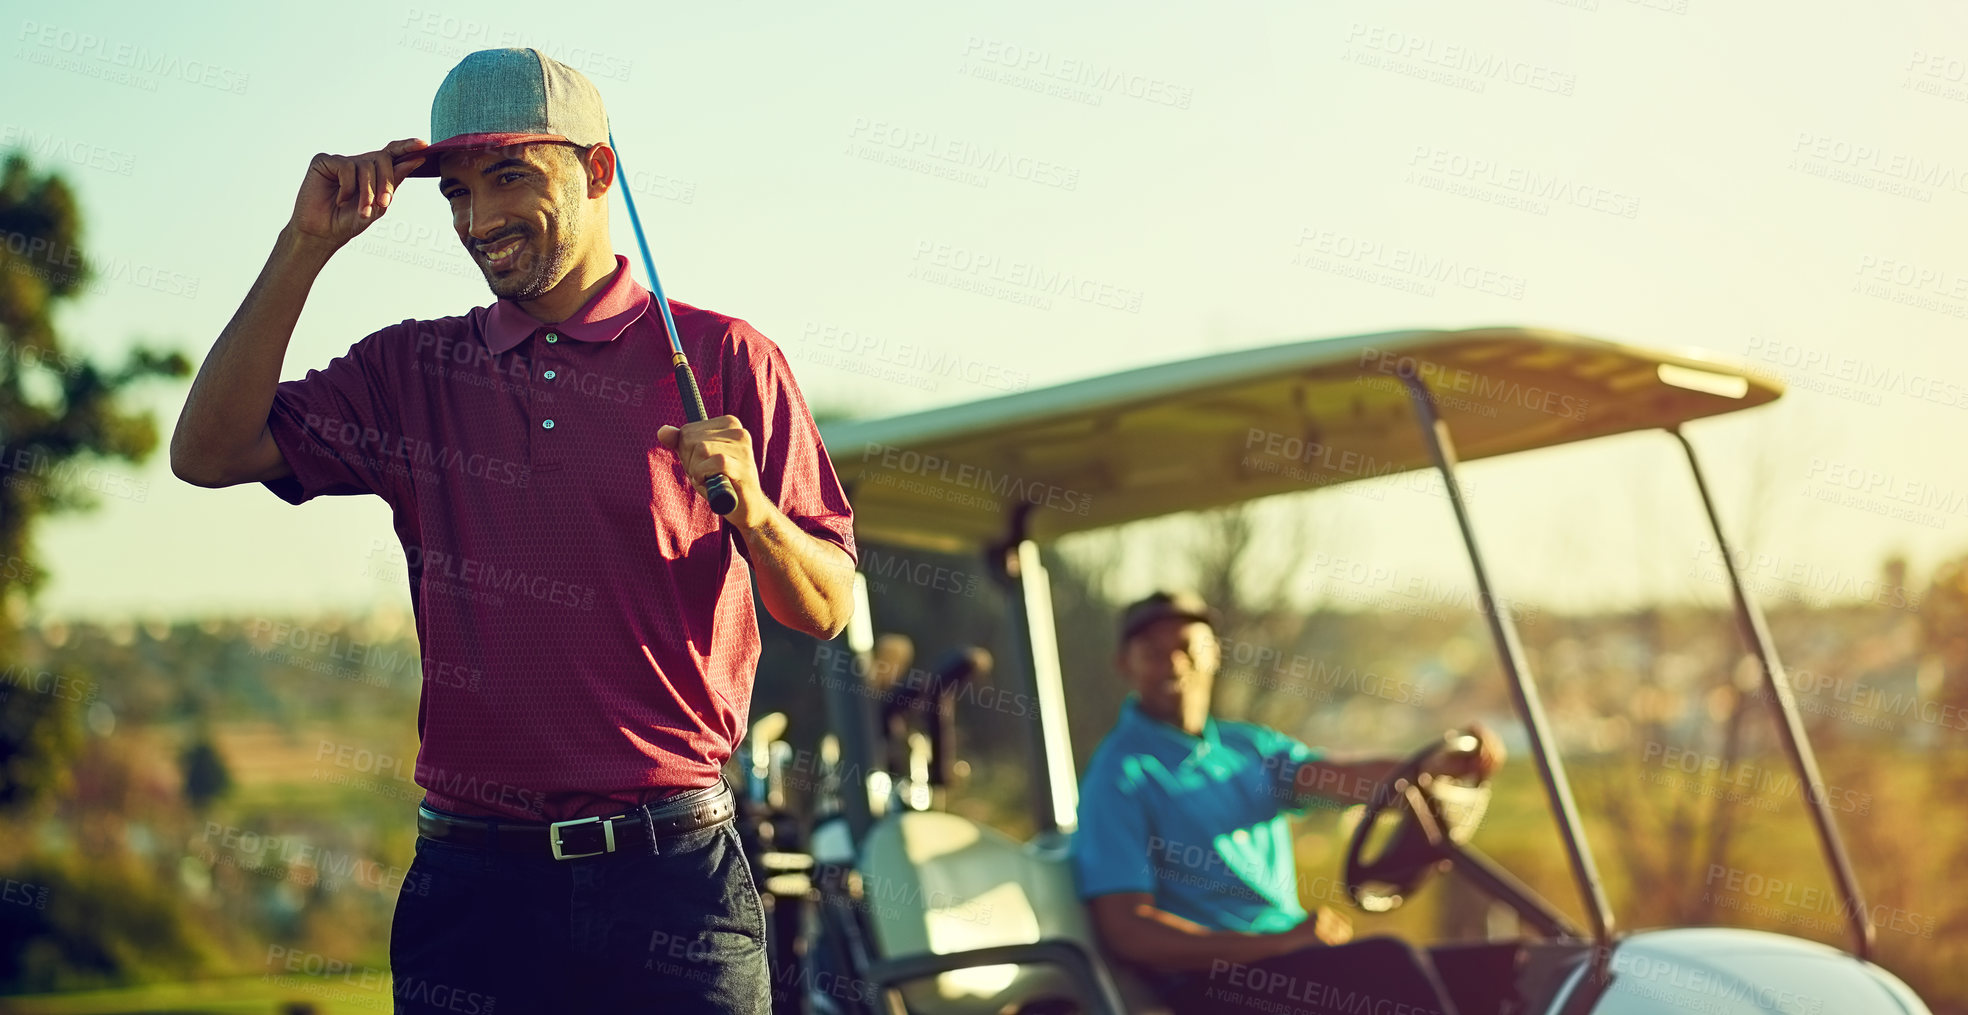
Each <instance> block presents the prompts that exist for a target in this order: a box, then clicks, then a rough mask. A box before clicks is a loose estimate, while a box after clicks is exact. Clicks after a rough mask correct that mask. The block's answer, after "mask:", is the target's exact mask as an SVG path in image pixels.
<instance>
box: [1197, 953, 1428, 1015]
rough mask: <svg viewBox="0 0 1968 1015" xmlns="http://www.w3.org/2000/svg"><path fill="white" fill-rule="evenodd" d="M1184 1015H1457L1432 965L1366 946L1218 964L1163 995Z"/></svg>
mask: <svg viewBox="0 0 1968 1015" xmlns="http://www.w3.org/2000/svg"><path fill="white" fill-rule="evenodd" d="M1163 996H1164V997H1165V998H1166V999H1167V1001H1168V1004H1169V1007H1171V1008H1173V1009H1175V1011H1176V1012H1177V1013H1178V1015H1192V1013H1193V1015H1205V1013H1216V1012H1260V1013H1262V1012H1271V1013H1290V1015H1299V1013H1307V1015H1311V1013H1317V1015H1329V1013H1330V1015H1357V1013H1360V1012H1369V1013H1372V1015H1456V1009H1455V1005H1454V1003H1453V1002H1451V1001H1450V1000H1449V997H1448V992H1447V990H1446V988H1444V987H1443V985H1442V980H1441V977H1440V976H1438V975H1436V972H1435V968H1434V966H1433V965H1432V964H1431V963H1430V962H1429V961H1428V957H1427V956H1426V955H1424V954H1422V953H1421V952H1419V951H1417V950H1415V948H1414V946H1412V945H1410V944H1408V943H1407V942H1405V941H1400V940H1397V939H1395V938H1389V937H1376V938H1367V939H1366V940H1364V941H1355V942H1353V943H1351V944H1346V945H1341V946H1339V947H1337V948H1304V949H1300V950H1299V951H1295V952H1292V953H1291V954H1289V955H1280V956H1277V957H1276V958H1270V959H1265V960H1263V961H1261V962H1252V963H1248V964H1246V963H1240V962H1218V963H1214V964H1212V965H1211V967H1210V968H1209V969H1208V970H1201V971H1198V972H1196V973H1192V974H1189V975H1188V976H1185V977H1183V978H1181V979H1180V980H1177V981H1175V982H1174V983H1172V984H1171V985H1170V986H1169V988H1168V989H1167V990H1165V991H1164V992H1163Z"/></svg>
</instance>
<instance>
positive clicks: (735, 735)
mask: <svg viewBox="0 0 1968 1015" xmlns="http://www.w3.org/2000/svg"><path fill="white" fill-rule="evenodd" d="M615 262H616V268H617V270H616V273H615V275H614V276H613V278H612V279H611V280H610V281H609V283H608V284H607V285H606V286H605V287H604V288H603V289H602V290H601V291H600V292H598V293H596V294H595V296H594V298H592V299H591V300H589V301H588V303H587V305H586V306H583V307H582V308H581V309H580V311H579V312H577V313H576V314H574V316H572V317H570V318H568V319H567V320H565V321H562V322H560V323H558V324H542V323H540V322H539V321H537V320H534V319H533V318H532V317H531V316H529V315H528V314H527V313H526V312H525V311H524V310H521V309H520V308H519V306H518V305H517V304H515V303H513V302H511V301H509V300H500V301H499V302H497V303H495V304H493V305H492V306H490V307H480V308H478V309H475V310H473V311H471V312H470V313H468V314H466V315H464V316H462V317H447V318H443V319H441V320H435V321H404V322H403V323H401V324H397V325H392V326H390V327H387V328H384V329H383V330H381V331H378V332H376V333H375V334H373V335H370V336H369V337H367V338H364V339H363V340H361V341H360V342H357V343H355V345H354V346H352V347H351V348H350V349H349V351H348V354H347V355H345V356H341V357H338V358H336V359H335V360H334V361H333V362H331V363H329V364H328V367H327V369H325V370H310V371H308V374H307V376H306V377H305V378H304V379H302V380H298V381H287V382H284V383H282V384H281V385H280V387H279V389H278V393H277V394H276V395H275V396H274V402H273V410H272V412H271V413H270V414H269V415H268V417H267V424H268V426H269V427H270V428H271V430H272V432H273V438H274V441H275V442H276V443H278V444H279V445H280V451H281V454H283V455H285V456H286V458H287V464H288V466H289V467H290V468H292V469H293V472H294V475H293V476H292V477H291V478H288V479H282V480H278V481H276V482H272V483H268V484H266V485H267V487H268V488H269V489H271V490H272V491H273V492H274V493H275V494H277V495H278V496H280V498H281V499H283V500H286V501H287V502H289V503H292V504H300V503H302V502H304V501H307V500H309V499H311V498H314V497H318V496H321V495H324V494H326V495H345V494H358V493H373V494H376V495H377V496H379V497H382V498H383V500H385V501H387V502H388V503H389V506H390V509H391V511H392V512H393V513H394V515H395V528H396V535H397V538H398V539H399V540H400V541H401V542H402V546H403V559H404V562H405V563H406V564H407V565H408V568H409V573H410V601H411V604H412V606H413V607H414V609H415V611H416V616H417V637H418V639H419V641H420V642H421V644H422V647H423V666H424V685H423V698H422V701H421V702H420V703H419V705H418V708H417V731H418V733H419V735H420V737H421V741H422V745H421V748H420V749H419V751H418V755H417V782H418V784H419V785H421V786H422V787H423V788H424V789H425V791H426V792H427V793H428V796H429V801H430V803H431V805H432V806H434V807H438V808H440V809H443V810H448V811H456V812H460V813H467V814H482V815H504V816H508V817H511V818H514V819H518V820H559V819H563V818H572V817H587V816H590V815H595V814H613V813H617V812H619V811H621V810H623V809H624V808H626V807H631V806H634V805H635V804H637V803H640V802H642V801H644V800H647V799H650V798H652V797H656V796H661V795H664V794H666V793H668V792H670V791H673V790H676V789H687V788H696V787H700V786H708V785H711V784H712V783H714V782H716V781H717V779H718V777H719V769H720V767H721V766H722V765H723V764H724V761H725V759H726V758H728V757H730V755H731V751H732V749H733V748H734V747H735V746H736V745H737V743H738V741H739V740H740V739H741V738H742V737H743V735H744V730H745V722H746V716H747V713H748V712H749V710H750V705H751V695H752V676H753V672H754V669H755V667H756V665H757V662H758V654H759V636H758V627H757V623H756V617H755V616H754V613H753V609H752V590H751V570H750V568H749V566H748V564H747V562H746V559H745V547H744V542H743V540H742V539H740V538H738V536H737V535H736V533H735V532H734V531H733V530H732V529H731V528H729V527H728V526H726V525H724V524H723V521H722V519H720V518H719V517H718V516H717V515H716V514H714V513H712V511H711V509H710V507H709V505H708V504H706V503H705V501H704V498H703V497H702V496H700V495H699V494H697V493H696V491H695V490H694V489H693V488H692V487H691V486H690V484H689V480H688V478H687V476H686V474H685V472H684V469H683V465H682V463H681V462H680V461H679V460H678V459H677V457H676V456H675V455H674V454H672V453H671V452H669V451H668V450H665V449H664V448H663V446H662V445H661V444H659V443H657V441H656V430H657V428H658V427H660V426H663V425H664V424H671V425H679V424H681V423H682V422H683V420H684V414H683V404H682V401H681V399H680V398H679V396H678V394H677V391H676V385H675V383H674V381H673V380H672V373H671V368H670V349H669V342H668V340H667V339H666V338H665V337H664V335H663V323H662V317H661V314H660V313H658V312H656V311H655V310H654V307H653V301H652V300H651V297H650V294H649V290H647V289H644V288H643V287H642V286H641V285H639V284H637V283H636V281H635V279H634V278H633V277H631V276H630V274H629V272H628V259H627V258H624V257H622V256H620V255H617V256H616V258H615ZM670 307H671V311H672V313H673V314H674V315H675V317H676V324H677V330H678V332H679V333H680V335H681V339H682V341H683V347H684V351H685V353H686V354H688V355H689V357H690V362H691V365H692V366H693V367H694V368H695V369H696V372H697V381H698V384H699V386H700V387H701V388H702V390H703V395H704V404H705V407H706V409H707V410H708V411H709V412H710V414H711V415H712V416H717V415H720V414H726V413H728V414H730V415H733V416H736V417H738V419H739V420H740V421H742V422H743V424H744V426H745V429H746V431H747V432H749V433H750V434H751V437H752V447H753V451H754V453H755V454H756V455H757V458H758V471H759V479H760V484H761V486H762V487H763V488H764V491H765V493H766V495H767V496H769V497H771V498H772V499H773V501H774V502H775V503H777V504H778V505H779V508H780V510H782V511H784V512H785V513H786V515H787V516H789V517H790V518H791V519H792V520H793V522H794V523H796V524H797V525H799V527H800V528H802V529H804V530H805V531H807V532H811V533H812V534H814V535H815V536H818V537H820V538H822V539H825V540H828V541H829V542H832V543H835V544H837V545H839V546H840V547H842V548H843V549H845V550H846V551H847V552H848V553H849V554H850V555H852V554H853V553H854V535H853V527H852V514H851V512H850V510H849V508H848V504H847V498H846V497H844V496H843V495H842V494H841V488H840V482H839V480H837V479H836V478H835V477H834V470H833V465H832V464H831V463H830V462H829V461H828V459H827V453H826V450H825V448H823V447H822V446H821V444H820V434H819V431H818V430H817V429H816V428H815V426H814V424H813V418H812V416H811V415H810V414H809V413H808V411H807V407H806V401H805V399H804V398H802V397H801V396H800V391H799V388H798V386H797V385H795V384H794V382H793V374H792V371H791V370H790V369H789V368H788V367H787V365H786V360H785V357H784V356H783V355H781V353H780V351H779V348H778V346H776V345H774V344H773V343H772V342H771V341H770V340H769V339H767V338H766V337H765V336H763V335H761V334H759V333H758V332H757V331H756V330H754V329H753V328H752V326H751V325H749V324H746V323H745V322H744V321H741V320H737V319H735V318H731V317H725V316H723V315H721V314H715V313H711V312H710V311H707V310H698V309H696V308H695V307H690V306H686V305H684V304H681V303H677V302H675V301H671V304H670Z"/></svg>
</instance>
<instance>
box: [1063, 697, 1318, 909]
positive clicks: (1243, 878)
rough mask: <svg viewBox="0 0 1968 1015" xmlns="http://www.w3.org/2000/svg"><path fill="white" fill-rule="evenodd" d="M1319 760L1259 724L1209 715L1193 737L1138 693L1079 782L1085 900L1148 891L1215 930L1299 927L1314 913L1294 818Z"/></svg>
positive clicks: (1077, 868)
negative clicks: (1295, 785) (1303, 778)
mask: <svg viewBox="0 0 1968 1015" xmlns="http://www.w3.org/2000/svg"><path fill="white" fill-rule="evenodd" d="M1320 757H1321V754H1320V752H1318V751H1314V750H1313V749H1312V748H1310V747H1307V746H1305V745H1304V744H1303V743H1300V742H1299V741H1298V740H1296V739H1294V738H1292V737H1288V736H1286V735H1285V734H1283V733H1279V732H1278V731H1276V730H1272V729H1266V728H1265V727H1263V726H1259V725H1257V724H1255V723H1247V722H1231V721H1225V720H1219V719H1215V718H1211V719H1209V720H1207V721H1205V722H1204V724H1203V735H1202V736H1200V737H1196V736H1191V735H1189V734H1188V733H1185V732H1183V731H1182V730H1181V729H1178V728H1177V727H1174V726H1171V725H1169V724H1167V723H1164V722H1161V721H1160V720H1157V719H1152V718H1149V717H1148V716H1146V715H1144V714H1142V712H1141V708H1140V705H1139V702H1138V700H1137V699H1136V698H1135V697H1134V696H1133V695H1129V696H1128V699H1127V701H1126V702H1125V703H1124V704H1122V706H1121V719H1120V722H1119V723H1117V724H1115V726H1114V729H1113V731H1112V732H1110V733H1108V734H1107V738H1106V739H1105V740H1102V741H1101V742H1100V747H1099V748H1098V749H1097V750H1095V751H1094V754H1093V763H1092V764H1090V765H1088V766H1087V772H1086V776H1085V778H1083V779H1081V780H1080V825H1079V829H1078V830H1077V831H1075V832H1074V833H1073V841H1072V847H1071V853H1072V859H1073V873H1074V876H1075V878H1076V879H1077V881H1078V885H1079V893H1080V898H1082V899H1091V898H1094V897H1095V896H1100V895H1113V894H1115V893H1119V892H1148V893H1150V894H1152V895H1153V896H1154V897H1155V905H1156V907H1158V908H1160V909H1164V910H1167V911H1168V912H1171V913H1174V914H1175V915H1177V916H1180V917H1184V918H1187V919H1190V920H1194V921H1195V922H1197V923H1199V924H1202V925H1203V926H1205V927H1209V928H1211V929H1214V930H1241V931H1255V932H1259V933H1272V932H1277V931H1283V930H1290V929H1291V928H1293V927H1295V926H1297V925H1298V924H1299V923H1301V922H1303V921H1304V920H1305V915H1306V914H1305V907H1304V906H1302V905H1300V904H1299V901H1298V868H1297V865H1296V864H1295V863H1294V861H1293V854H1292V836H1291V826H1290V823H1289V821H1288V820H1287V819H1286V816H1285V815H1286V812H1287V811H1292V810H1297V809H1299V808H1298V805H1297V803H1296V802H1295V800H1294V795H1293V792H1292V780H1293V778H1294V777H1295V776H1296V775H1297V774H1298V768H1299V766H1300V765H1303V764H1304V763H1306V762H1308V761H1316V760H1318V759H1319V758H1320Z"/></svg>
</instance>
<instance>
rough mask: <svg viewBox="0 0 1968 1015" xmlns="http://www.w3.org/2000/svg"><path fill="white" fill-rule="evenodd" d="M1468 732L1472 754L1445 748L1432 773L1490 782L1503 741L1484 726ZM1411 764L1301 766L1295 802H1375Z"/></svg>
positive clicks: (1375, 761) (1378, 761) (1318, 762)
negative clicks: (1383, 787) (1472, 741)
mask: <svg viewBox="0 0 1968 1015" xmlns="http://www.w3.org/2000/svg"><path fill="white" fill-rule="evenodd" d="M1468 732H1469V733H1470V734H1471V735H1472V736H1474V737H1475V738H1476V742H1477V744H1478V747H1477V749H1476V751H1475V752H1474V753H1472V754H1452V753H1449V752H1448V751H1447V749H1446V748H1445V749H1444V750H1443V751H1442V753H1440V754H1439V755H1438V756H1437V758H1436V760H1435V763H1434V764H1433V765H1432V766H1431V767H1430V769H1429V770H1430V771H1433V772H1436V773H1438V774H1446V775H1452V776H1475V777H1479V778H1485V779H1487V778H1489V776H1490V775H1491V773H1493V772H1495V771H1496V770H1497V769H1498V768H1500V767H1502V765H1503V759H1504V749H1503V741H1502V740H1500V739H1498V737H1497V735H1496V734H1495V733H1493V732H1491V731H1490V728H1489V727H1487V726H1484V725H1483V724H1482V723H1472V724H1470V726H1469V730H1468ZM1406 763H1407V759H1406V758H1364V759H1361V760H1358V761H1327V760H1325V759H1324V758H1319V759H1315V760H1311V761H1307V762H1305V763H1304V764H1302V765H1299V766H1298V768H1297V770H1296V771H1295V772H1294V774H1293V776H1292V791H1291V792H1292V799H1293V802H1294V803H1296V804H1297V805H1298V806H1301V807H1302V806H1305V805H1307V804H1310V803H1313V802H1314V801H1319V800H1324V801H1328V802H1331V803H1336V804H1340V805H1342V806H1348V805H1352V804H1363V803H1366V802H1367V801H1368V800H1371V799H1372V798H1373V794H1374V789H1375V788H1376V787H1378V786H1379V785H1380V784H1381V783H1382V782H1385V781H1386V780H1387V778H1388V777H1389V776H1391V775H1393V774H1394V773H1395V771H1396V770H1398V769H1399V768H1400V767H1401V766H1402V765H1404V764H1406Z"/></svg>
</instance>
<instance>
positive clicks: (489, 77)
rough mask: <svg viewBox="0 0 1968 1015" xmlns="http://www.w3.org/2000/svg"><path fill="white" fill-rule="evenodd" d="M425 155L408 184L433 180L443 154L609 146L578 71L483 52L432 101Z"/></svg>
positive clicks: (532, 56)
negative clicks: (534, 146) (528, 147)
mask: <svg viewBox="0 0 1968 1015" xmlns="http://www.w3.org/2000/svg"><path fill="white" fill-rule="evenodd" d="M430 136H431V138H432V142H431V145H430V147H428V148H422V149H419V150H417V151H415V152H411V153H410V154H408V155H403V156H398V158H397V161H399V162H400V161H403V160H404V159H409V158H418V157H422V158H423V160H424V164H423V165H421V166H418V167H417V168H416V169H415V170H413V171H411V173H410V174H409V175H411V176H436V175H438V172H437V163H438V161H439V160H440V159H441V158H442V157H443V156H444V153H445V152H454V151H468V150H473V149H484V148H504V147H507V146H508V145H521V144H537V143H541V142H559V143H563V144H572V145H577V146H579V147H582V148H585V147H587V146H589V145H592V144H600V143H602V142H604V141H607V140H608V113H607V111H606V110H605V109H603V108H602V105H601V93H600V92H599V91H596V90H595V86H594V83H593V82H591V81H589V80H588V79H587V77H586V76H584V75H583V74H582V73H581V72H580V71H577V70H575V69H574V68H572V67H569V66H567V65H566V64H564V63H561V62H560V61H558V60H555V59H553V58H552V57H549V56H547V55H546V54H545V53H542V52H540V51H539V50H537V49H530V48H529V49H481V50H479V51H478V52H476V53H467V54H466V55H465V58H464V59H463V60H460V61H458V65H457V66H456V67H453V68H451V73H449V74H446V75H445V76H444V83H443V84H441V85H439V86H437V97H436V98H434V99H432V100H431V132H430Z"/></svg>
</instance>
